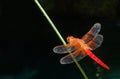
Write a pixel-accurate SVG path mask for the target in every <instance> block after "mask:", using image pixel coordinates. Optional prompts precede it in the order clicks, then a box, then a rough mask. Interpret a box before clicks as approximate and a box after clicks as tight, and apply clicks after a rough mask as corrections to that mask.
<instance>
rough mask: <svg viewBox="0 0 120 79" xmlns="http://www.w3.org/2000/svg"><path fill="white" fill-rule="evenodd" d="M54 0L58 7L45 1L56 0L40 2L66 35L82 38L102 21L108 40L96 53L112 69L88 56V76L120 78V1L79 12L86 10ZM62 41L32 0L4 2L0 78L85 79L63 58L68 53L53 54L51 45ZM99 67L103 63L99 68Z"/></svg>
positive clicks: (0, 17)
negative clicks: (100, 9)
mask: <svg viewBox="0 0 120 79" xmlns="http://www.w3.org/2000/svg"><path fill="white" fill-rule="evenodd" d="M52 1H53V2H54V1H55V2H56V3H54V6H56V5H57V6H56V7H55V8H48V9H47V8H46V7H45V5H51V3H52V2H51V3H50V2H49V1H47V0H45V1H43V0H41V1H40V2H42V5H43V6H44V8H45V10H46V12H47V13H48V15H49V16H50V18H51V19H52V21H53V22H54V24H55V25H56V27H57V28H58V30H59V31H60V33H61V35H62V36H63V38H66V37H67V36H69V35H73V36H76V37H79V38H80V37H82V36H83V35H84V34H85V33H86V32H87V31H88V30H89V29H90V28H91V27H92V26H93V25H94V24H95V23H97V22H99V23H101V25H102V29H101V32H100V33H101V34H102V35H103V36H104V41H103V44H102V45H101V47H100V48H98V49H96V50H95V51H94V52H96V53H95V54H96V55H97V56H98V57H99V58H100V59H101V60H103V61H104V62H105V63H106V64H107V65H109V66H110V68H111V70H110V71H107V70H105V69H103V68H102V67H100V66H99V65H98V64H96V63H95V62H94V61H93V60H91V59H90V58H89V57H86V58H84V59H83V60H81V61H80V62H79V63H80V64H81V66H82V68H83V69H84V71H85V72H86V74H87V75H88V77H89V79H100V78H101V79H119V78H120V76H119V73H120V71H119V70H120V68H119V66H120V62H119V59H120V58H119V57H120V54H119V53H120V51H119V49H120V46H119V44H120V35H119V34H120V17H119V16H120V15H119V10H120V9H119V6H116V7H115V8H113V9H111V10H108V12H106V14H104V13H103V14H101V13H99V12H98V13H93V14H89V10H88V14H87V11H86V12H85V11H84V12H83V13H81V14H79V12H82V9H81V10H80V11H76V10H74V8H71V3H69V1H66V2H64V1H62V0H61V3H59V1H58V2H57V1H56V0H52ZM75 1H76V0H75ZM81 1H82V0H81ZM86 1H87V0H86ZM116 1H117V0H116ZM67 2H68V3H67ZM70 2H72V0H70ZM76 2H77V1H76ZM49 3H50V4H49ZM58 3H59V5H58ZM63 3H64V4H63ZM55 4H56V5H55ZM62 5H66V7H63V6H62ZM86 5H87V3H86ZM111 6H112V4H111ZM63 8H66V9H65V10H63ZM114 9H115V10H114ZM90 11H91V10H90ZM109 11H111V12H113V13H115V14H112V13H110V12H109ZM94 12H95V11H94ZM84 13H85V14H84ZM94 14H95V15H94ZM107 14H108V15H107ZM60 44H62V42H61V41H60V40H59V38H58V36H57V35H56V33H55V32H54V30H53V29H52V27H51V26H50V24H49V23H48V21H47V20H46V18H45V17H44V16H43V14H42V13H41V11H40V10H39V8H38V6H37V5H36V4H35V2H34V1H32V0H18V1H17V0H3V1H0V79H48V78H49V79H50V78H52V79H68V78H69V79H80V78H81V79H84V78H83V76H82V75H81V72H80V71H79V70H78V68H77V66H76V65H75V64H70V65H61V64H60V63H59V60H60V58H61V57H63V56H64V55H58V54H55V53H53V51H52V49H53V47H54V46H56V45H60ZM97 68H100V69H99V70H100V71H99V70H98V69H97ZM97 73H98V74H100V76H99V77H96V74H97Z"/></svg>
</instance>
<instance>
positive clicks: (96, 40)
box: [87, 34, 103, 50]
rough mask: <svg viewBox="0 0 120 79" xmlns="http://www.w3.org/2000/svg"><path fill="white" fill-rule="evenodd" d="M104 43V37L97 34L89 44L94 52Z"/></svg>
mask: <svg viewBox="0 0 120 79" xmlns="http://www.w3.org/2000/svg"><path fill="white" fill-rule="evenodd" d="M102 42H103V35H101V34H97V35H96V36H95V37H94V38H93V39H92V40H91V41H89V42H88V43H87V45H88V47H89V48H90V49H92V50H95V49H96V48H98V47H100V46H101V44H102Z"/></svg>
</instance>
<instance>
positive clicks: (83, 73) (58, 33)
mask: <svg viewBox="0 0 120 79" xmlns="http://www.w3.org/2000/svg"><path fill="white" fill-rule="evenodd" d="M35 3H36V4H37V6H38V7H39V9H40V10H41V12H42V13H43V15H44V16H45V17H46V19H47V20H48V22H49V23H50V25H51V26H52V28H53V30H54V31H55V32H56V34H57V35H58V37H59V39H60V40H61V42H62V43H63V44H64V45H65V44H66V42H65V40H64V39H63V37H62V35H61V34H60V32H59V31H58V30H57V28H56V26H55V25H54V23H53V22H52V20H51V19H50V18H49V16H48V15H47V13H46V12H45V10H44V9H43V7H42V6H41V5H40V3H39V2H38V0H35ZM69 53H70V54H71V52H69ZM71 56H72V58H73V60H74V62H75V64H76V66H77V67H78V69H79V70H80V71H81V73H82V75H83V76H84V78H85V79H88V77H87V75H86V74H85V72H84V70H83V69H82V67H81V66H80V64H79V63H78V62H77V60H76V59H75V57H74V56H73V55H72V54H71Z"/></svg>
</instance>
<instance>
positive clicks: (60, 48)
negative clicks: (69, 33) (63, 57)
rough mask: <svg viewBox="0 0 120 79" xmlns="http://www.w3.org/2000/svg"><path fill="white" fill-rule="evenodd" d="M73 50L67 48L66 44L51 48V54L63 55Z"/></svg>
mask: <svg viewBox="0 0 120 79" xmlns="http://www.w3.org/2000/svg"><path fill="white" fill-rule="evenodd" d="M74 50H75V47H73V46H69V45H68V44H66V45H59V46H55V47H54V48H53V52H54V53H58V54H65V53H69V52H72V51H74Z"/></svg>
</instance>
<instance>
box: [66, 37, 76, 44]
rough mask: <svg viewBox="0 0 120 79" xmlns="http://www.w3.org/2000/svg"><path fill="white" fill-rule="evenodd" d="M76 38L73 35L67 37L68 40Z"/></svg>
mask: <svg viewBox="0 0 120 79" xmlns="http://www.w3.org/2000/svg"><path fill="white" fill-rule="evenodd" d="M74 39H75V37H73V36H68V37H67V42H69V43H70V42H72V41H73V40H74Z"/></svg>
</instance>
